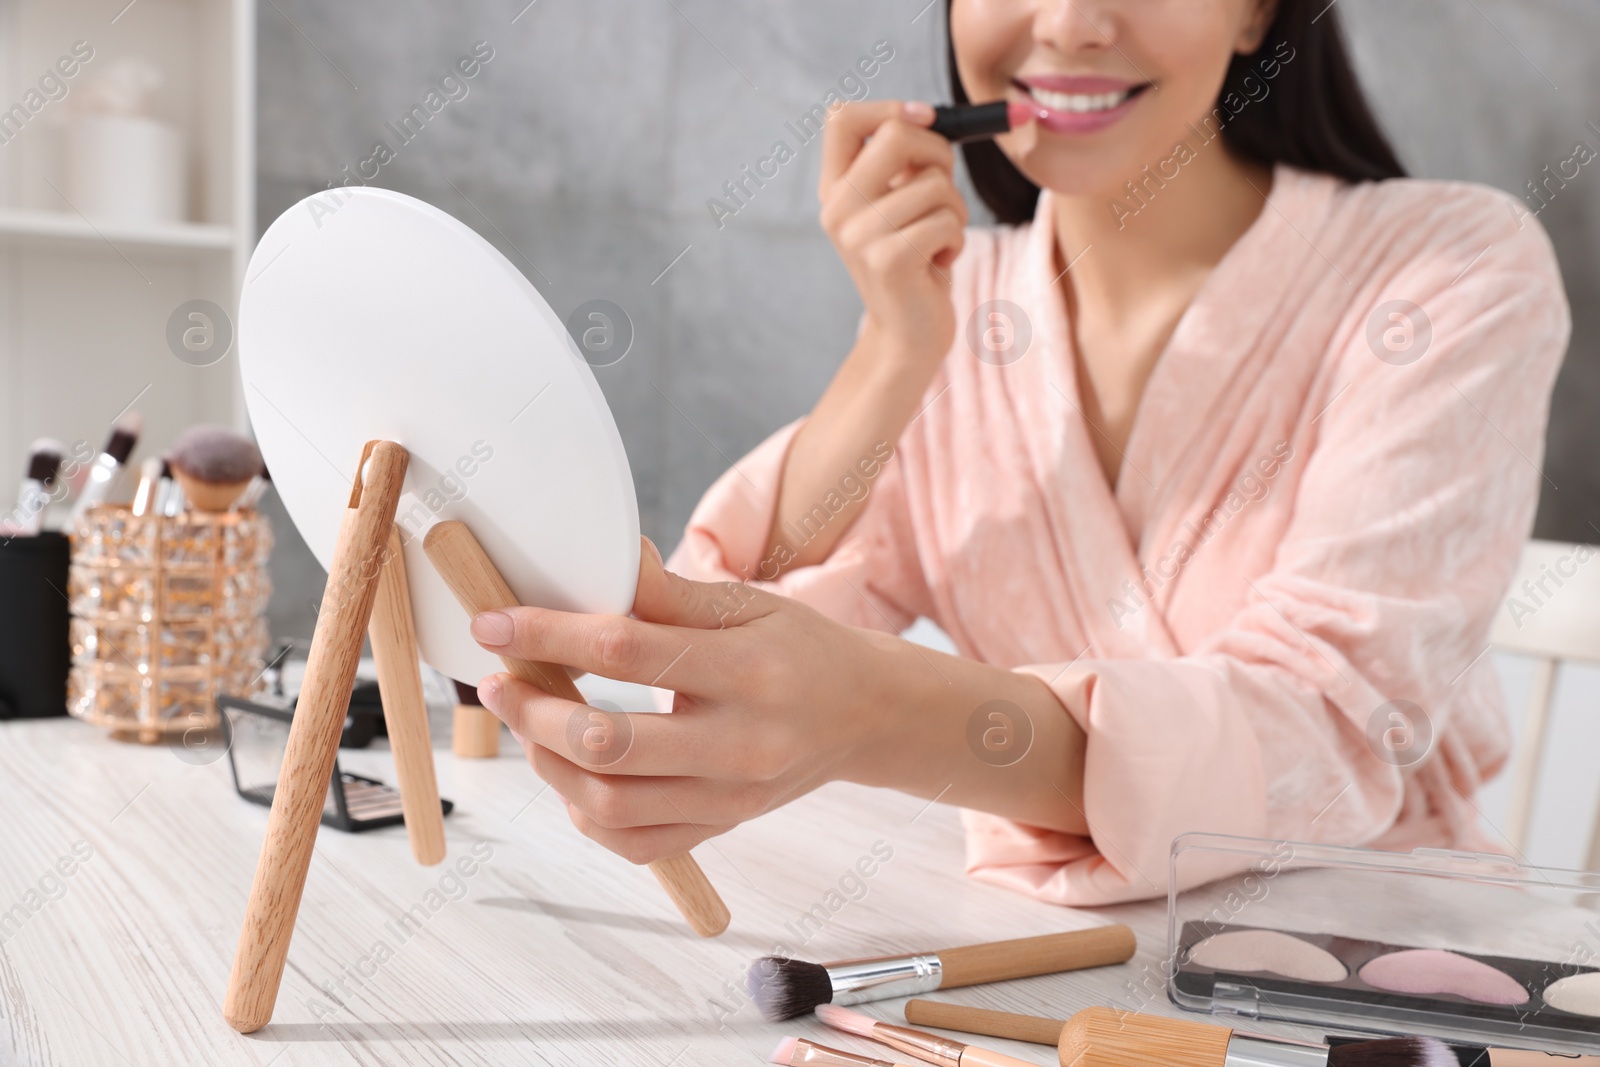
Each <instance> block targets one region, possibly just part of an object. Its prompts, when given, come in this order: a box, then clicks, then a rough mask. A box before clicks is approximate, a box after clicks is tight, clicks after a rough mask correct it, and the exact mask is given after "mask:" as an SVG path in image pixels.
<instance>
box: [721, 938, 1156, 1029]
mask: <svg viewBox="0 0 1600 1067" xmlns="http://www.w3.org/2000/svg"><path fill="white" fill-rule="evenodd" d="M1134 948H1135V944H1134V937H1133V931H1132V930H1130V929H1128V928H1127V927H1126V926H1122V925H1120V924H1119V925H1114V926H1097V927H1094V928H1092V929H1088V930H1073V931H1070V932H1068V933H1061V934H1045V935H1044V936H1042V937H1023V938H1018V939H1017V940H1014V941H995V942H991V943H989V944H986V945H965V946H963V947H961V948H942V949H939V950H938V951H937V952H926V953H920V954H918V955H914V956H885V957H883V958H881V959H863V960H840V961H838V962H836V963H807V962H806V961H804V960H791V959H786V958H785V957H783V956H763V957H761V958H760V959H758V960H756V961H755V962H754V963H752V964H751V965H750V975H749V978H748V980H747V981H746V987H747V988H748V989H749V990H750V996H751V998H752V999H753V1000H754V1001H755V1002H756V1007H758V1008H759V1009H760V1010H761V1014H762V1015H765V1016H766V1017H767V1018H768V1019H771V1020H772V1021H773V1022H781V1021H783V1020H784V1019H793V1018H794V1017H795V1016H796V1015H804V1014H805V1013H806V1012H808V1011H811V1010H812V1009H814V1008H815V1007H816V1006H817V1005H818V1004H865V1003H867V1002H868V1001H873V1000H887V999H889V998H891V997H905V996H912V995H914V994H917V993H931V992H933V991H934V990H935V989H954V988H956V987H957V986H968V985H981V984H983V983H986V982H1003V981H1006V980H1007V979H1010V978H1030V977H1032V976H1033V975H1036V974H1057V973H1059V972H1061V971H1077V970H1081V969H1083V968H1085V967H1103V966H1105V965H1106V964H1110V963H1126V962H1127V961H1128V960H1129V959H1131V958H1132V957H1133V951H1134Z"/></svg>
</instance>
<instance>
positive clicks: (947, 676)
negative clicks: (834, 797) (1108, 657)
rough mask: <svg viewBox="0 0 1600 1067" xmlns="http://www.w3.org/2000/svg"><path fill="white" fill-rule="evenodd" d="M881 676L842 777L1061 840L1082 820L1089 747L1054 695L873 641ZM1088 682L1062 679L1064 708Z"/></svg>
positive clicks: (902, 645)
mask: <svg viewBox="0 0 1600 1067" xmlns="http://www.w3.org/2000/svg"><path fill="white" fill-rule="evenodd" d="M867 640H869V641H870V642H872V644H873V646H874V647H875V648H876V650H877V651H876V654H875V655H874V659H875V660H876V661H877V663H878V665H879V666H880V667H881V669H880V670H878V671H875V672H873V673H874V675H875V678H876V681H875V682H874V684H873V691H872V693H871V694H869V695H868V698H867V700H868V706H867V709H866V712H867V715H868V716H870V724H869V725H867V726H865V727H864V741H863V743H862V745H861V746H860V750H859V752H858V753H857V758H856V759H853V760H852V761H851V764H850V766H849V767H848V768H847V770H846V773H845V777H848V778H849V779H851V780H853V781H857V782H861V783H862V784H865V785H873V786H881V787H887V788H892V789H898V790H900V791H901V792H905V793H911V794H913V795H915V796H921V797H927V798H928V799H930V800H932V799H935V798H937V799H939V800H941V801H943V802H944V803H948V804H954V805H957V806H959V807H964V808H972V809H974V810H977V811H985V812H990V813H992V814H995V815H1002V816H1005V817H1007V818H1012V819H1016V820H1017V821H1019V822H1023V823H1027V824H1029V825H1032V826H1039V827H1042V828H1045V829H1051V830H1061V831H1064V832H1066V833H1073V834H1083V835H1087V834H1088V833H1089V827H1088V822H1087V817H1086V816H1085V814H1084V810H1083V771H1084V755H1085V751H1086V749H1087V745H1088V739H1087V737H1086V735H1085V734H1084V732H1083V730H1082V728H1081V727H1079V726H1078V723H1077V720H1075V719H1074V718H1073V717H1072V716H1071V715H1070V714H1069V713H1068V712H1067V710H1066V708H1065V707H1064V706H1063V704H1062V697H1058V696H1057V694H1056V692H1055V690H1053V689H1052V688H1051V687H1050V686H1048V685H1046V684H1045V683H1044V682H1043V681H1041V680H1040V679H1038V678H1036V677H1034V676H1033V675H1029V674H1022V673H1019V672H1016V671H1009V670H1005V669H1003V668H1000V667H994V666H991V665H989V664H985V663H978V662H976V661H974V660H968V659H962V658H960V657H958V656H949V655H945V654H944V653H940V652H935V651H933V650H932V649H926V648H922V647H921V646H918V645H914V644H911V643H910V642H908V641H905V640H904V639H902V638H898V637H891V636H889V635H884V634H876V633H874V634H871V635H869V636H868V637H867ZM1091 684H1092V683H1091V680H1090V678H1089V677H1088V676H1086V675H1080V676H1070V675H1069V676H1068V678H1067V681H1066V693H1067V699H1081V700H1084V701H1087V700H1088V696H1089V686H1090V685H1091Z"/></svg>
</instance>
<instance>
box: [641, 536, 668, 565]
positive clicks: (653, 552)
mask: <svg viewBox="0 0 1600 1067" xmlns="http://www.w3.org/2000/svg"><path fill="white" fill-rule="evenodd" d="M639 540H641V541H643V542H644V547H646V548H648V549H649V550H650V554H651V555H652V556H654V557H655V560H656V566H657V567H660V568H661V569H662V570H666V568H667V565H666V563H665V562H664V561H663V560H662V559H661V550H660V549H659V548H657V547H656V543H655V542H654V541H652V540H650V538H648V537H641V538H639Z"/></svg>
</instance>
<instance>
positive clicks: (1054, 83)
mask: <svg viewBox="0 0 1600 1067" xmlns="http://www.w3.org/2000/svg"><path fill="white" fill-rule="evenodd" d="M1012 86H1013V88H1014V89H1016V90H1018V91H1019V92H1021V93H1022V95H1023V96H1024V98H1025V102H1026V103H1027V104H1028V105H1029V106H1031V107H1032V108H1033V112H1034V120H1035V121H1036V122H1037V123H1038V124H1039V125H1040V126H1042V127H1044V128H1045V129H1047V130H1049V131H1051V132H1052V133H1062V134H1085V133H1094V132H1097V131H1099V130H1103V129H1105V128H1106V127H1108V126H1110V125H1112V124H1113V123H1115V122H1116V121H1117V120H1119V119H1121V118H1122V116H1124V115H1126V114H1127V113H1128V112H1129V110H1131V109H1132V106H1133V102H1134V101H1135V100H1136V99H1137V98H1138V97H1139V96H1140V95H1141V94H1142V93H1143V92H1144V91H1145V90H1146V89H1148V88H1150V83H1149V82H1131V81H1128V80H1127V79H1124V78H1108V77H1104V76H1101V75H1071V74H1033V75H1027V76H1024V77H1020V78H1017V79H1015V80H1013V82H1012Z"/></svg>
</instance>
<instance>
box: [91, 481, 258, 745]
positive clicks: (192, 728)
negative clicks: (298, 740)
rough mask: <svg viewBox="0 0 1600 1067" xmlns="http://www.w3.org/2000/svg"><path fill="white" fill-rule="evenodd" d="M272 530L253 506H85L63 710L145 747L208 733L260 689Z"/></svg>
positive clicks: (207, 734)
mask: <svg viewBox="0 0 1600 1067" xmlns="http://www.w3.org/2000/svg"><path fill="white" fill-rule="evenodd" d="M271 550H272V528H271V526H270V525H269V524H268V522H267V520H266V519H265V518H264V517H263V516H261V515H260V514H259V513H257V512H256V511H254V510H253V509H246V510H243V511H238V512H220V513H209V512H196V511H191V512H184V513H183V514H181V515H175V516H170V517H166V516H159V515H134V514H133V512H132V511H131V510H130V509H129V508H127V507H121V506H103V507H96V508H91V509H90V510H89V511H88V512H87V513H86V514H85V515H84V516H83V518H82V519H80V520H79V522H78V524H77V527H76V528H75V529H74V531H73V555H72V567H71V573H70V576H69V580H68V599H69V600H70V603H71V609H72V623H71V648H72V670H71V673H70V675H69V677H68V686H67V709H68V711H70V712H71V713H72V714H73V715H75V716H77V717H78V718H80V719H83V720H84V721H85V722H89V723H93V724H94V725H96V726H103V727H106V728H108V729H110V730H111V731H112V736H114V737H119V738H122V739H128V740H138V741H141V742H144V743H146V744H154V743H156V742H160V741H165V740H170V739H173V738H175V737H183V738H184V739H185V742H186V743H187V741H188V740H190V739H194V738H203V737H209V736H211V735H212V734H213V733H214V732H215V731H216V730H217V729H218V726H219V724H220V718H219V713H218V711H217V705H216V697H217V696H218V695H219V694H222V693H228V694H231V695H234V696H240V697H249V696H251V695H253V694H254V693H255V692H256V691H257V690H258V688H259V687H260V685H261V676H262V673H263V671H264V669H265V666H266V663H265V658H266V651H267V640H268V633H267V624H266V619H265V618H264V612H265V610H266V606H267V598H268V597H269V596H270V594H271V582H270V580H269V579H268V577H267V567H266V563H267V556H268V555H269V553H270V552H271Z"/></svg>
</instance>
